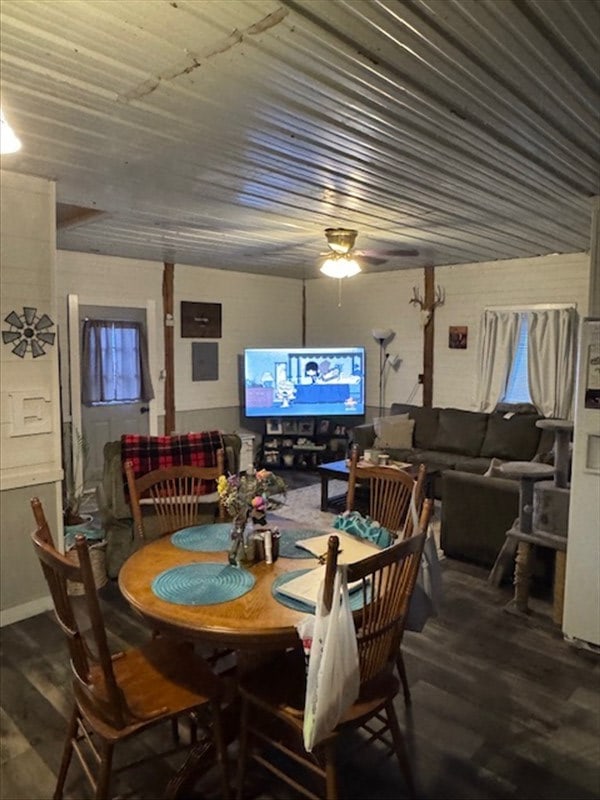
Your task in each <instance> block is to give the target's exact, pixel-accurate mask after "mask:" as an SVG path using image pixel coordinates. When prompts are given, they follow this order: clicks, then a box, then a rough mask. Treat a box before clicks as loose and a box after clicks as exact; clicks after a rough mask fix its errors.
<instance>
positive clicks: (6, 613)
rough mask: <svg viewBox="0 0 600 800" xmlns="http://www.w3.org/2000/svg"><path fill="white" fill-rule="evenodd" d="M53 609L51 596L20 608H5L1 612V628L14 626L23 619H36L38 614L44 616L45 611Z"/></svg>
mask: <svg viewBox="0 0 600 800" xmlns="http://www.w3.org/2000/svg"><path fill="white" fill-rule="evenodd" d="M51 608H53V605H52V598H51V597H50V596H49V595H48V597H40V598H38V599H37V600H31V601H30V602H29V603H22V604H21V605H20V606H13V607H12V608H5V609H3V610H2V611H0V628H3V627H4V626H5V625H12V623H13V622H20V621H21V620H22V619H28V618H29V617H35V616H36V614H43V612H44V611H49V610H50V609H51Z"/></svg>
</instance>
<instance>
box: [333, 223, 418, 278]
mask: <svg viewBox="0 0 600 800" xmlns="http://www.w3.org/2000/svg"><path fill="white" fill-rule="evenodd" d="M357 236H358V231H356V230H353V229H352V228H325V239H326V240H327V246H328V247H329V251H326V252H324V253H321V254H320V255H321V256H327V258H326V260H325V261H324V262H323V265H322V267H321V271H322V272H324V273H325V275H329V276H330V277H334V278H339V277H350V276H351V275H356V274H357V273H358V272H360V271H361V268H360V265H359V264H358V262H357V261H356V259H355V256H358V257H359V258H360V259H361V261H362V262H363V263H365V264H372V265H373V266H378V265H380V264H385V263H386V261H388V259H389V258H391V257H393V256H418V255H419V251H418V250H415V249H414V248H392V249H389V250H355V249H354V243H355V241H356V237H357ZM324 267H325V269H324ZM344 268H346V269H345V272H344V274H343V275H340V272H342V271H343V270H344Z"/></svg>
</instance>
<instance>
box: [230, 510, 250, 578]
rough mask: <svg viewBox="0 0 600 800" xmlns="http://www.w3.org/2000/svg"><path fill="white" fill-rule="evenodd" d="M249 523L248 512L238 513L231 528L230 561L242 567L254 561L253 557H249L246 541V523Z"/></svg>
mask: <svg viewBox="0 0 600 800" xmlns="http://www.w3.org/2000/svg"><path fill="white" fill-rule="evenodd" d="M247 523H248V513H247V512H244V513H243V514H238V515H237V516H236V517H235V518H234V520H233V527H232V528H231V547H230V548H229V563H230V564H231V565H232V566H234V567H241V566H244V565H246V564H249V563H252V561H253V560H254V559H253V558H249V555H250V554H249V553H248V552H247V550H248V549H249V548H248V544H247V543H246V525H247Z"/></svg>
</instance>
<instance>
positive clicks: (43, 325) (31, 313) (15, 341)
mask: <svg viewBox="0 0 600 800" xmlns="http://www.w3.org/2000/svg"><path fill="white" fill-rule="evenodd" d="M4 321H5V322H8V324H9V325H10V330H8V331H2V341H3V342H4V344H12V345H13V348H12V352H13V353H14V354H15V355H16V356H19V358H25V356H26V355H27V353H28V352H30V353H31V355H32V357H33V358H39V357H40V356H45V355H46V349H45V348H46V346H48V345H53V344H54V339H55V337H56V334H55V333H50V331H49V330H48V328H51V327H52V326H53V325H54V323H53V322H52V320H51V319H50V317H49V316H48V315H47V314H42V315H41V316H40V315H39V314H38V310H37V308H31V307H29V306H23V313H22V314H18V313H17V312H16V311H11V312H10V314H9V315H8V316H7V317H5V318H4Z"/></svg>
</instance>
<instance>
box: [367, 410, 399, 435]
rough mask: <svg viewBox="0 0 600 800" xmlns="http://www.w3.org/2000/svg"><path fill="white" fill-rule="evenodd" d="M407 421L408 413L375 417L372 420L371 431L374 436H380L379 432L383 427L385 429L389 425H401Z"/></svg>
mask: <svg viewBox="0 0 600 800" xmlns="http://www.w3.org/2000/svg"><path fill="white" fill-rule="evenodd" d="M407 419H408V413H406V414H392V415H391V416H388V417H375V419H374V420H373V429H374V430H375V436H381V430H382V428H383V427H384V426H385V427H386V428H387V427H388V426H389V425H402V424H403V423H404V422H406V420H407Z"/></svg>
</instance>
